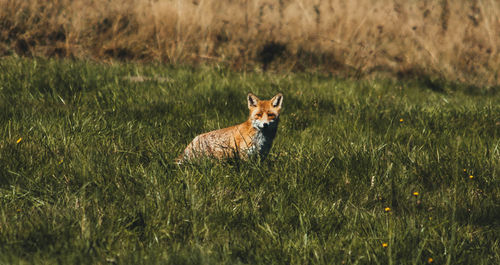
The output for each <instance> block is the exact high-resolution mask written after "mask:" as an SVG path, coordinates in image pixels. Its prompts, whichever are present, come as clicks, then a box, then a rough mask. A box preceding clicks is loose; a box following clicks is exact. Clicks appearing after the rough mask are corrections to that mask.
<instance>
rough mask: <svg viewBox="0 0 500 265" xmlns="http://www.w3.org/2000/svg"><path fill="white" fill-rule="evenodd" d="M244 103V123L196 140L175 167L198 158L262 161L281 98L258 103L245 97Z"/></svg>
mask: <svg viewBox="0 0 500 265" xmlns="http://www.w3.org/2000/svg"><path fill="white" fill-rule="evenodd" d="M247 101H248V109H249V110H250V116H249V118H248V120H247V121H245V122H244V123H241V124H238V125H235V126H232V127H228V128H224V129H220V130H215V131H211V132H207V133H204V134H200V135H198V136H196V137H195V138H194V139H193V141H192V142H191V143H190V144H189V145H188V146H187V147H186V149H185V150H184V152H183V153H182V154H181V155H180V156H179V158H177V159H176V163H177V164H181V163H183V162H185V161H189V160H193V159H196V158H201V157H211V158H216V159H223V158H233V157H237V158H241V159H247V158H248V157H249V156H255V155H257V156H260V157H261V158H264V157H265V156H266V155H267V154H268V153H269V150H270V149H271V145H272V144H273V140H274V137H275V136H276V132H277V130H278V122H279V115H280V111H281V105H282V103H283V95H282V94H281V93H279V94H277V95H276V96H274V97H273V98H272V99H270V100H260V99H259V98H257V97H256V96H255V95H254V94H252V93H248V95H247Z"/></svg>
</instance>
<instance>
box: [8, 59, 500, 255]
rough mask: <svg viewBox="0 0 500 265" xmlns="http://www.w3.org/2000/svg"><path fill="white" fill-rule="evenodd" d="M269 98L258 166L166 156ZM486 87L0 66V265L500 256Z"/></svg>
mask: <svg viewBox="0 0 500 265" xmlns="http://www.w3.org/2000/svg"><path fill="white" fill-rule="evenodd" d="M250 91H252V92H254V93H255V94H256V95H258V96H259V97H260V98H270V97H271V96H272V95H274V94H276V93H277V92H282V93H283V94H284V103H283V108H284V109H283V112H282V115H281V123H280V126H279V131H278V136H277V139H276V141H275V143H274V146H273V148H272V150H271V153H270V155H269V156H268V158H267V159H266V160H264V161H239V160H231V161H210V160H204V161H200V162H198V163H195V164H189V165H184V166H180V167H179V166H177V165H175V164H174V163H173V159H174V158H175V157H176V156H177V155H178V154H179V153H180V152H181V151H182V149H183V148H184V147H185V145H186V144H187V143H188V142H189V141H190V140H191V139H192V138H193V137H194V136H195V135H197V134H199V133H202V132H206V131H209V130H213V129H217V128H223V127H226V126H229V125H233V124H236V123H239V122H242V121H244V120H246V118H247V115H248V110H247V106H246V99H245V96H246V93H248V92H250ZM499 161H500V96H499V95H498V91H496V90H491V89H481V88H477V87H475V88H474V89H470V87H468V86H465V85H464V86H462V85H460V84H456V83H450V82H445V81H440V82H432V83H429V82H427V81H425V80H424V81H422V80H421V79H407V80H399V81H397V80H394V79H371V80H368V79H364V80H354V79H342V78H338V77H333V76H330V75H324V74H312V73H286V74H285V73H258V72H254V73H249V72H235V71H233V70H230V69H228V68H227V67H224V66H200V67H188V66H176V67H173V66H166V65H163V64H155V63H151V64H139V63H112V64H104V63H97V62H93V61H85V60H59V59H42V58H31V59H28V58H20V57H16V56H11V57H4V58H2V60H1V61H0V263H2V264H55V263H61V264H430V263H433V264H499V263H500V238H499V234H500V226H499V225H500V223H499V220H500V216H499V213H500V203H499V202H500V179H499V173H500V162H499Z"/></svg>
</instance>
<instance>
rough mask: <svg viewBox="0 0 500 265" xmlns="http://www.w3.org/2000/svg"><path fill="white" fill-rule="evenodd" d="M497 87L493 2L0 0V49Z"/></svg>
mask: <svg viewBox="0 0 500 265" xmlns="http://www.w3.org/2000/svg"><path fill="white" fill-rule="evenodd" d="M14 52H15V53H17V54H21V55H28V56H32V55H36V56H38V55H43V56H62V57H73V58H94V59H98V60H102V59H105V60H107V59H113V58H118V59H133V60H144V61H146V60H154V61H160V62H166V63H173V64H178V63H183V64H185V63H189V64H197V63H221V64H227V65H229V66H231V67H234V68H236V69H253V68H254V67H256V66H259V67H263V68H264V69H268V68H271V69H272V68H274V69H281V70H293V71H295V70H310V69H313V70H323V71H328V72H332V73H334V74H342V75H350V76H352V75H355V76H365V75H371V74H373V73H376V74H380V73H388V74H391V75H398V76H412V75H421V74H423V75H426V76H432V77H444V78H447V79H449V80H452V81H459V82H465V83H469V84H475V85H494V86H497V85H499V83H500V82H499V81H500V77H499V72H500V53H499V52H500V2H498V1H495V0H473V1H469V0H456V1H450V0H421V1H403V0H379V1H373V0H352V1H343V0H330V1H327V0H246V1H245V0H241V1H234V0H192V1H183V0H175V1H174V0H170V1H169V0H164V1H161V0H137V1H132V0H109V1H97V0H55V1H46V0H23V1H20V0H0V53H1V54H3V55H8V54H12V53H14Z"/></svg>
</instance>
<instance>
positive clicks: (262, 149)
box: [247, 131, 275, 156]
mask: <svg viewBox="0 0 500 265" xmlns="http://www.w3.org/2000/svg"><path fill="white" fill-rule="evenodd" d="M274 135H275V134H274V133H271V134H266V133H264V132H263V131H257V133H256V134H255V135H254V136H253V138H252V146H251V147H250V148H249V149H248V151H247V152H248V155H256V154H259V155H260V156H266V155H267V154H268V153H269V150H270V149H271V146H272V144H273V140H274Z"/></svg>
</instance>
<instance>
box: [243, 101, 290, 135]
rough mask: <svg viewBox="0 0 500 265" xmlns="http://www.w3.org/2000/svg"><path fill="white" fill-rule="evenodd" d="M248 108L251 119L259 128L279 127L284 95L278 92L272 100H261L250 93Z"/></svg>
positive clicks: (256, 127)
mask: <svg viewBox="0 0 500 265" xmlns="http://www.w3.org/2000/svg"><path fill="white" fill-rule="evenodd" d="M247 100H248V109H250V121H251V122H252V126H253V127H254V128H255V129H257V130H267V129H271V128H277V126H278V122H279V116H280V111H281V104H282V103H283V95H282V94H281V93H278V94H277V95H276V96H274V97H273V98H272V99H270V100H260V99H259V98H258V97H256V96H255V95H254V94H252V93H248V96H247Z"/></svg>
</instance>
